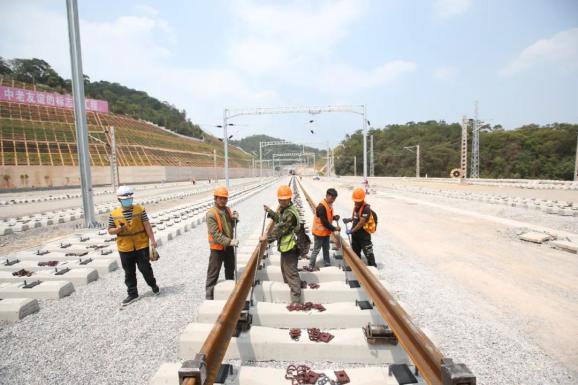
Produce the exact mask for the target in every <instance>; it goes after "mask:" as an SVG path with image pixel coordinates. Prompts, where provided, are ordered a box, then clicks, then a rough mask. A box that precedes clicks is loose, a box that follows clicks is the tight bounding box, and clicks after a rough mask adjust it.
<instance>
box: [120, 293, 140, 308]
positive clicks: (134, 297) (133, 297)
mask: <svg viewBox="0 0 578 385" xmlns="http://www.w3.org/2000/svg"><path fill="white" fill-rule="evenodd" d="M137 299H138V295H129V296H128V297H126V298H125V299H124V300H123V301H122V306H126V305H129V304H131V303H133V302H134V301H136V300H137Z"/></svg>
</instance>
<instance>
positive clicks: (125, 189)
mask: <svg viewBox="0 0 578 385" xmlns="http://www.w3.org/2000/svg"><path fill="white" fill-rule="evenodd" d="M132 194H134V191H133V189H132V187H130V186H120V187H119V188H118V190H116V195H117V196H118V197H124V196H131V195H132Z"/></svg>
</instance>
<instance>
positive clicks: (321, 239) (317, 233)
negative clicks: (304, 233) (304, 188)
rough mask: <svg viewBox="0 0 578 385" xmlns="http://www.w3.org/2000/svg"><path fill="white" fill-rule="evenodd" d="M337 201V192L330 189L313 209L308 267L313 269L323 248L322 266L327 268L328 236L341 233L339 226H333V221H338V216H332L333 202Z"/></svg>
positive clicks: (328, 263) (328, 262)
mask: <svg viewBox="0 0 578 385" xmlns="http://www.w3.org/2000/svg"><path fill="white" fill-rule="evenodd" d="M335 199H337V190H335V189H334V188H330V189H328V190H327V192H326V194H325V199H323V200H322V201H321V202H319V204H318V205H317V208H316V209H315V217H314V218H313V228H312V229H311V233H313V238H314V241H313V251H312V252H311V256H310V257H309V267H310V268H314V267H315V263H316V262H317V254H319V250H320V249H321V248H323V264H324V265H325V266H326V267H327V266H329V265H330V264H331V261H330V260H329V236H330V235H331V233H332V232H334V231H336V232H339V231H341V228H340V227H339V225H337V226H333V224H332V222H333V221H334V220H336V221H338V220H339V215H333V202H335Z"/></svg>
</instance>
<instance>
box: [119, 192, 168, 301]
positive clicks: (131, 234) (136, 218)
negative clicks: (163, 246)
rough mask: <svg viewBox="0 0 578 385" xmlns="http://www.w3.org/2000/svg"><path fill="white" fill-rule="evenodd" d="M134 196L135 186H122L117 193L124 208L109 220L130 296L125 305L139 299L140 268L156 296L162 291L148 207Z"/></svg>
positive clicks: (155, 242) (155, 244) (121, 207)
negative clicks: (152, 258)
mask: <svg viewBox="0 0 578 385" xmlns="http://www.w3.org/2000/svg"><path fill="white" fill-rule="evenodd" d="M133 194H134V192H133V189H132V187H130V186H120V187H119V188H118V190H117V192H116V195H117V198H118V201H119V203H120V207H117V208H116V209H114V210H113V211H112V212H111V214H110V216H109V217H108V233H109V234H111V235H116V248H117V249H118V253H119V255H120V261H121V264H122V268H123V270H124V283H125V284H126V286H127V292H128V297H126V298H125V299H124V300H123V301H122V305H123V306H126V305H128V304H130V303H132V302H134V301H135V300H137V299H138V289H137V280H136V268H137V267H138V269H139V271H140V272H141V274H142V275H143V277H144V279H145V282H146V283H147V285H149V286H150V287H151V289H152V291H153V294H155V295H156V294H159V291H160V289H159V287H158V286H157V282H156V279H155V275H154V273H153V268H152V266H151V263H150V260H149V241H150V244H151V245H152V246H153V247H155V248H156V247H157V241H156V240H155V235H154V233H153V229H152V227H151V224H150V222H149V219H148V216H147V213H146V211H145V209H144V207H142V206H141V205H136V204H133Z"/></svg>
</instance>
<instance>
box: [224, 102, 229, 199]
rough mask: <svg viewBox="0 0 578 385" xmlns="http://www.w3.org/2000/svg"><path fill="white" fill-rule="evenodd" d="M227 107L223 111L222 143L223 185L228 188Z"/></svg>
mask: <svg viewBox="0 0 578 385" xmlns="http://www.w3.org/2000/svg"><path fill="white" fill-rule="evenodd" d="M228 126H229V124H228V123H227V109H226V108H225V110H224V111H223V133H224V135H223V145H224V147H225V148H224V150H225V185H226V186H227V188H229V134H227V127H228Z"/></svg>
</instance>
